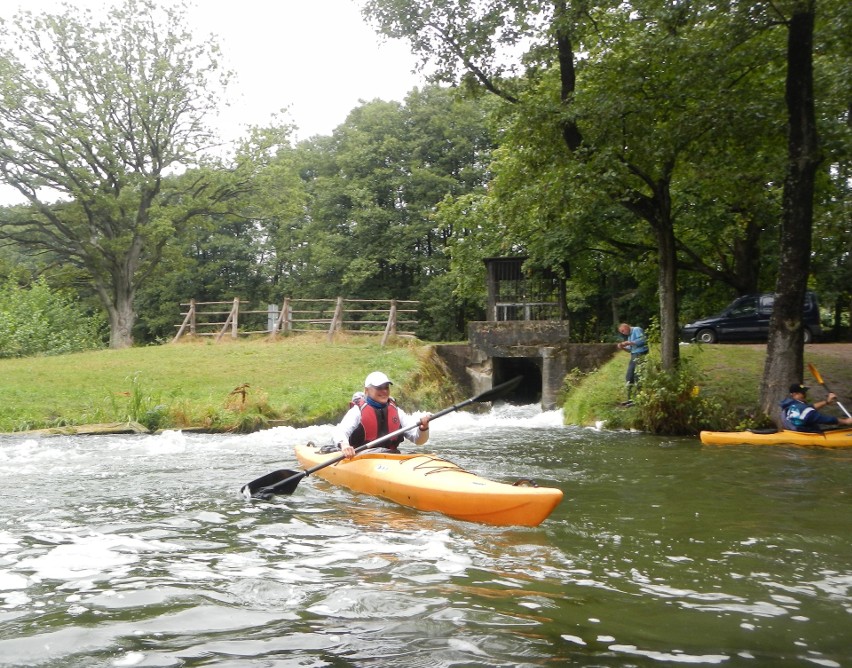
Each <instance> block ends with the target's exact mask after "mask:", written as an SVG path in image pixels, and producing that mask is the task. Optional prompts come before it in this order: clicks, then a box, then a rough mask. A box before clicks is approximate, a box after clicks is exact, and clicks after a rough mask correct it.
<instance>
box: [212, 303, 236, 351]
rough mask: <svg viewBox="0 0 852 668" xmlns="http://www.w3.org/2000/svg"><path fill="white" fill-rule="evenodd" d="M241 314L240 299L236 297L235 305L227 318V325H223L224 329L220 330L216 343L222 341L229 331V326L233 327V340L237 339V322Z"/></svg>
mask: <svg viewBox="0 0 852 668" xmlns="http://www.w3.org/2000/svg"><path fill="white" fill-rule="evenodd" d="M239 312H240V298H239V297H234V305H233V306H232V307H231V312H230V313H229V314H228V317H227V318H225V323H224V324H223V325H222V329H221V330H219V334H218V335H217V336H216V341H217V342H218V341H220V340H221V338H222V337H223V336H225V332H226V331H227V330H228V325H230V326H231V338H232V339H236V338H237V322H238V320H239Z"/></svg>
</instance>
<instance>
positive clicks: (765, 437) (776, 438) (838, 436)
mask: <svg viewBox="0 0 852 668" xmlns="http://www.w3.org/2000/svg"><path fill="white" fill-rule="evenodd" d="M701 442H702V443H704V444H705V445H819V446H822V447H824V448H847V447H850V446H852V429H829V430H826V431H822V432H818V433H815V434H814V433H808V432H804V431H789V430H787V429H779V430H778V431H773V432H771V433H761V432H759V431H758V432H753V431H702V432H701Z"/></svg>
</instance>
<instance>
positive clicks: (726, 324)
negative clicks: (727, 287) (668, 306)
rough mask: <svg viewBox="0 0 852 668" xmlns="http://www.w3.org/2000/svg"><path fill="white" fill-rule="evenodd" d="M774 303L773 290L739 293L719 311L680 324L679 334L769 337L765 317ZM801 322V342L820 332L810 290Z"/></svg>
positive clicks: (702, 338)
mask: <svg viewBox="0 0 852 668" xmlns="http://www.w3.org/2000/svg"><path fill="white" fill-rule="evenodd" d="M774 304H775V294H774V293H772V292H764V293H762V294H758V295H746V296H745V297H739V298H737V299H735V300H734V301H733V302H731V303H730V304H729V305H728V307H727V308H726V309H725V310H724V311H722V312H721V313H719V314H717V315H712V316H709V317H706V318H701V319H700V320H695V321H694V322H690V323H688V324H686V325H684V326H683V328H682V329H681V335H682V337H683V340H684V341H698V342H700V343H716V342H717V341H765V340H766V339H768V338H769V318H770V316H771V315H772V307H773V306H774ZM802 322H803V324H804V327H805V333H804V336H805V343H810V342H811V341H814V340H816V339H818V338H819V337H820V336H821V335H822V327H821V326H820V322H819V305H818V304H817V298H816V295H815V294H814V293H813V292H807V293H806V294H805V304H804V310H803V312H802Z"/></svg>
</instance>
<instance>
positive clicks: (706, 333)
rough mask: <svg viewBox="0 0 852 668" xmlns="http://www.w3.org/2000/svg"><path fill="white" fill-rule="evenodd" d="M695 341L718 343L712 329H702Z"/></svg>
mask: <svg viewBox="0 0 852 668" xmlns="http://www.w3.org/2000/svg"><path fill="white" fill-rule="evenodd" d="M695 340H696V341H698V342H699V343H716V332H714V331H713V330H712V329H700V330H698V334H696V335H695Z"/></svg>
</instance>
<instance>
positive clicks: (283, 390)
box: [0, 335, 852, 432]
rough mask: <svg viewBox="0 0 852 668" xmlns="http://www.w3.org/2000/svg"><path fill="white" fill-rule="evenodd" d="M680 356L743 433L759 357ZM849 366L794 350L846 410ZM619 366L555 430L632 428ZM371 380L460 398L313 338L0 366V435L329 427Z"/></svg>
mask: <svg viewBox="0 0 852 668" xmlns="http://www.w3.org/2000/svg"><path fill="white" fill-rule="evenodd" d="M682 352H683V357H684V359H685V360H687V361H688V362H689V363H690V364H691V365H692V366H693V367H694V368H695V371H696V375H697V378H698V380H697V382H696V387H697V390H695V391H696V392H697V393H698V395H699V396H701V397H707V398H709V399H711V400H712V401H713V403H714V404H717V405H718V406H719V414H718V416H717V418H716V419H717V423H715V424H712V425H709V426H710V428H714V429H730V428H734V427H737V426H740V425H742V426H747V423H748V421H749V419H750V418H753V417H754V414H755V408H756V406H757V401H758V389H759V386H760V379H761V376H762V374H763V364H764V359H765V354H766V346H765V345H713V346H688V347H685V348H684V349H683V350H682ZM849 359H852V345H849V344H818V345H809V346H807V347H806V349H805V361H806V362H812V363H813V364H815V365H816V367H817V368H818V369H819V370H820V371H821V372H822V375H823V376H824V377H825V380H826V382H828V383H829V385H830V386H831V388H832V389H833V390H834V391H835V392H837V394H838V395H839V396H840V397H841V401H843V402H844V404H845V405H846V407H847V408H852V368H850V365H849ZM626 365H627V355H624V354H619V355H616V356H615V357H614V358H613V359H612V360H611V361H610V362H609V363H608V364H606V365H604V366H603V367H602V368H601V369H599V370H598V371H597V372H595V373H593V374H589V375H585V376H569V378H568V379H566V384H565V387H566V399H565V404H564V410H565V420H566V422H568V423H570V424H581V425H592V424H595V423H596V422H598V421H605V422H606V424H607V426H608V427H611V428H620V427H625V428H630V427H635V426H636V425H637V409H636V408H635V407H634V408H627V409H625V408H622V407H620V406H619V405H618V404H619V402H621V401H623V400H624V398H625V395H624V370H625V367H626ZM374 369H381V370H383V371H385V372H386V373H387V374H388V375H389V376H390V377H391V378H393V379H394V380H395V381H396V386H395V387H394V396H395V397H396V398H397V399H398V400H399V401H400V403H401V404H402V405H403V406H405V407H406V408H409V409H412V410H417V409H423V410H433V411H434V410H438V409H440V408H444V407H446V406H449V405H451V404H453V403H456V402H457V401H459V400H461V399H464V398H465V397H463V396H460V395H459V393H458V390H457V388H455V386H454V385H453V383H452V382H451V381H450V380H449V379H448V378H447V377H446V376H445V375H444V374H443V373H442V367H441V364H440V363H439V362H438V361H437V360H436V359H435V357H434V353H433V352H432V349H431V348H430V347H428V346H426V345H423V344H420V343H417V342H412V341H401V342H398V343H397V344H396V345H390V346H385V347H382V346H380V345H379V343H378V341H377V340H376V339H373V338H368V337H340V338H338V339H336V340H335V341H334V342H333V343H329V342H328V341H327V340H326V338H325V336H324V335H320V336H316V337H314V336H310V335H300V336H296V337H289V338H282V339H280V340H278V341H275V342H270V341H267V340H265V339H264V340H256V341H248V340H240V341H235V342H230V341H229V342H220V343H213V342H211V341H209V340H204V341H188V342H185V343H178V344H168V345H164V346H151V347H145V348H130V349H126V350H101V351H93V352H85V353H76V354H73V355H61V356H56V357H31V358H25V359H11V360H0V432H11V431H24V430H28V429H45V428H54V427H63V426H68V425H82V424H93V423H109V422H127V421H134V422H140V423H142V424H144V425H145V426H146V427H148V428H149V429H158V428H160V429H164V428H173V429H185V428H199V429H206V430H210V431H253V430H255V429H257V428H260V427H262V426H264V425H266V424H269V423H270V422H272V423H277V422H282V423H286V424H288V425H292V426H305V425H308V424H316V423H322V422H335V421H337V420H338V419H339V418H340V416H341V415H342V413H343V411H344V409H345V408H346V407H347V405H348V401H349V399H350V397H351V396H352V392H353V391H355V390H357V389H360V387H361V385H362V383H363V380H364V377H365V376H366V374H367V373H368V372H369V371H372V370H374ZM805 382H806V384H810V385H812V386H815V387H814V390H813V392H812V395H813V397H812V398H813V399H820V398H822V397H823V396H824V391H823V390H822V389H821V388H819V387H816V383H815V382H814V381H813V379H812V378H810V377H809V376H808V375H807V373H806V377H805ZM240 388H241V389H240ZM243 390H244V393H243ZM832 410H837V409H836V408H832ZM726 420H727V422H726Z"/></svg>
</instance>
